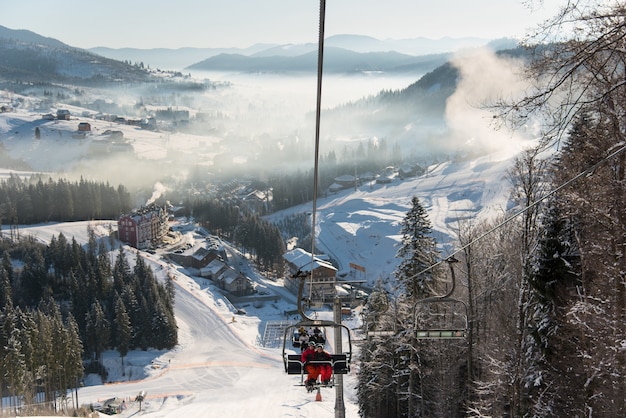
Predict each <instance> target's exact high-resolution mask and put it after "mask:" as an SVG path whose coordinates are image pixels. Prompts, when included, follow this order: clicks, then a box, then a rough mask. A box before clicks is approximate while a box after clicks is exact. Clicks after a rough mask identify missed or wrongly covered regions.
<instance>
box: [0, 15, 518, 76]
mask: <svg viewBox="0 0 626 418" xmlns="http://www.w3.org/2000/svg"><path fill="white" fill-rule="evenodd" d="M324 43H325V48H324V71H326V72H329V73H360V72H371V71H382V72H408V73H416V74H418V73H421V74H423V73H425V72H428V71H431V70H433V69H435V68H436V67H438V66H440V65H442V64H443V63H445V62H446V61H447V60H448V58H449V54H450V53H451V52H452V51H455V50H458V49H461V48H470V47H478V46H483V45H489V46H490V47H491V48H493V49H501V48H511V47H512V46H513V45H515V41H513V40H506V39H505V40H499V41H492V42H489V41H488V40H486V39H481V38H442V39H439V40H433V39H426V38H415V39H403V40H379V39H375V38H372V37H369V36H362V35H336V36H331V37H329V38H328V39H326V40H325V41H324ZM147 68H153V69H156V68H160V69H167V70H183V69H186V70H206V71H236V72H276V73H283V72H311V73H314V72H315V71H316V69H317V44H316V43H309V44H299V45H274V44H257V45H253V46H251V47H249V48H245V49H238V48H179V49H164V48H158V49H133V48H122V49H111V48H104V47H99V48H92V49H90V50H84V49H80V48H73V47H71V46H68V45H66V44H64V43H63V42H61V41H58V40H56V39H53V38H47V37H43V36H41V35H38V34H36V33H34V32H31V31H28V30H13V29H9V28H6V27H4V26H0V78H4V79H5V80H15V79H19V80H23V81H29V82H44V81H48V82H55V81H57V82H67V83H70V82H74V83H78V84H85V83H90V82H93V83H101V82H106V81H107V80H117V81H122V82H126V81H133V80H135V81H138V80H146V79H148V78H149V77H150V74H149V72H148V71H146V69H147Z"/></svg>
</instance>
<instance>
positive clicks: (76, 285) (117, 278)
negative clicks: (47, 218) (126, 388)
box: [0, 230, 178, 404]
mask: <svg viewBox="0 0 626 418" xmlns="http://www.w3.org/2000/svg"><path fill="white" fill-rule="evenodd" d="M0 250H1V253H2V256H1V259H2V264H1V265H0V302H1V303H2V310H1V311H0V369H1V370H3V371H4V373H3V374H2V375H0V388H1V389H2V394H3V395H11V396H13V397H23V399H24V400H25V401H24V402H25V403H28V404H32V403H35V401H37V402H54V401H55V399H56V396H55V394H58V393H67V391H68V390H69V389H70V388H76V387H77V385H78V384H79V383H80V379H81V378H82V376H83V373H84V370H85V369H86V370H87V371H89V372H98V373H100V374H101V375H102V377H103V378H106V371H105V370H104V367H103V366H102V364H101V355H102V353H103V351H105V350H108V349H116V350H118V351H119V353H120V356H121V357H122V360H123V357H124V356H126V354H127V353H128V351H129V350H132V349H143V350H146V349H148V348H157V349H171V348H173V347H174V346H175V345H176V344H177V341H178V336H177V335H178V334H177V327H176V321H175V318H174V286H173V282H172V279H171V278H170V277H168V278H167V280H166V281H165V283H161V282H159V281H158V280H157V278H156V277H155V275H154V273H153V272H152V270H151V269H150V268H149V267H148V266H147V265H146V264H145V262H144V260H143V258H142V257H140V256H138V257H135V258H134V259H135V264H134V266H131V263H130V260H129V258H130V257H129V256H128V255H127V254H125V252H124V251H123V249H121V248H120V249H119V251H118V253H117V256H116V258H115V260H111V256H112V255H111V254H113V253H111V252H110V251H109V247H108V245H107V243H106V242H104V241H98V240H97V239H96V237H95V234H94V233H93V231H91V230H90V231H89V242H88V243H87V245H86V246H85V247H83V246H81V245H79V244H78V243H77V242H76V240H75V239H72V240H71V241H68V240H67V239H66V238H65V236H64V235H63V234H60V235H59V236H58V237H53V238H52V239H51V242H50V244H49V245H44V244H41V243H37V242H35V241H34V240H33V239H31V238H26V239H22V240H20V241H18V242H14V241H10V240H8V239H5V240H2V241H0ZM59 339H62V340H63V344H61V343H59ZM41 393H44V394H45V396H44V399H42V398H41V396H40V394H41Z"/></svg>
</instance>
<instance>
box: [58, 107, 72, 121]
mask: <svg viewBox="0 0 626 418" xmlns="http://www.w3.org/2000/svg"><path fill="white" fill-rule="evenodd" d="M57 119H58V120H70V111H69V110H67V109H58V110H57Z"/></svg>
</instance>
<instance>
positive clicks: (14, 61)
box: [0, 26, 151, 85]
mask: <svg viewBox="0 0 626 418" xmlns="http://www.w3.org/2000/svg"><path fill="white" fill-rule="evenodd" d="M150 77H151V75H150V73H149V72H148V71H146V70H145V69H142V68H140V67H139V66H133V65H129V64H127V63H124V62H121V61H118V60H114V59H110V58H105V57H103V56H100V55H96V54H94V53H92V52H89V51H87V50H84V49H80V48H73V47H71V46H69V45H66V44H64V43H63V42H60V41H58V40H56V39H52V38H46V37H43V36H40V35H37V34H36V33H34V32H31V31H28V30H13V29H9V28H6V27H4V26H0V81H5V82H22V83H23V82H29V83H68V84H76V85H101V84H103V83H107V82H116V83H119V82H138V81H145V80H147V79H149V78H150Z"/></svg>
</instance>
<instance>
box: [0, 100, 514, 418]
mask: <svg viewBox="0 0 626 418" xmlns="http://www.w3.org/2000/svg"><path fill="white" fill-rule="evenodd" d="M71 110H72V111H76V113H77V114H80V110H81V109H71ZM80 121H89V122H90V123H92V126H93V129H94V131H95V135H97V134H99V133H101V132H104V131H105V130H106V129H116V130H122V131H123V132H124V137H125V138H128V139H129V140H130V143H131V144H132V147H133V152H134V153H136V154H137V155H139V156H141V157H142V158H144V159H150V160H154V161H156V162H159V161H162V160H163V159H164V158H165V156H166V155H168V153H170V152H171V151H172V150H178V151H179V152H180V153H184V155H186V156H187V157H186V158H189V160H190V161H191V160H193V159H194V158H197V155H199V153H201V152H203V153H206V152H207V151H206V150H207V149H209V148H210V147H208V146H207V145H208V144H214V145H215V146H216V147H217V146H219V144H220V143H221V141H222V139H221V138H213V137H199V136H193V135H185V134H171V135H166V134H164V133H158V132H149V131H142V130H139V129H137V128H134V127H130V126H125V125H115V126H114V125H113V124H112V123H111V122H104V121H95V120H93V119H88V118H82V117H78V118H76V119H72V120H71V121H45V120H43V119H41V115H40V114H38V113H34V112H29V111H26V110H21V109H18V110H17V111H15V112H11V113H4V114H0V140H1V142H2V146H3V147H4V148H5V150H6V152H7V153H8V154H9V155H11V156H12V157H13V158H22V159H24V160H25V161H26V162H28V163H29V164H30V166H31V167H32V168H33V170H34V171H40V172H46V171H50V172H53V171H62V169H63V168H64V167H67V166H69V165H71V164H74V163H76V162H77V161H81V159H84V158H86V156H87V155H88V148H89V143H90V142H92V141H93V140H94V139H93V138H88V139H85V140H76V139H73V138H72V132H73V131H75V129H76V126H77V125H78V122H80ZM36 126H38V127H40V129H41V132H42V139H40V140H37V139H35V138H34V135H33V132H34V129H35V127H36ZM522 148H523V147H522V144H520V145H519V147H508V150H507V151H500V152H494V153H492V154H490V155H486V156H483V157H480V158H478V159H476V160H468V161H460V162H454V163H452V162H446V163H441V164H438V165H435V166H431V167H428V170H427V174H426V175H424V176H421V177H418V178H413V179H406V180H403V181H401V180H399V179H395V180H394V181H392V183H390V184H384V185H379V184H375V183H368V184H364V185H361V186H360V187H359V188H358V189H357V190H354V189H351V190H344V191H341V192H338V193H336V194H329V195H328V196H325V197H322V198H320V199H318V201H317V211H316V221H317V222H316V235H317V238H318V241H317V243H316V249H317V250H318V251H321V252H325V253H327V254H329V255H330V256H331V257H332V258H333V259H334V260H337V262H338V264H339V266H338V268H339V271H340V273H342V274H343V273H346V275H347V278H348V279H349V278H355V279H359V280H363V279H364V280H366V281H367V282H369V283H370V284H373V283H374V282H375V281H376V280H377V279H378V278H386V277H389V276H390V275H391V274H392V272H393V271H394V269H395V267H396V266H397V263H398V259H396V257H395V255H396V252H397V250H398V245H399V240H400V236H399V233H400V223H401V221H402V219H403V218H404V216H405V215H406V212H407V211H408V210H409V208H410V207H409V206H410V201H411V198H412V197H413V196H417V197H418V198H419V199H420V201H421V202H422V204H423V206H424V207H425V208H426V209H427V211H428V215H429V218H430V220H431V222H432V224H433V229H434V234H435V238H436V239H437V240H438V241H439V242H440V243H441V244H442V251H443V253H444V254H443V255H444V256H445V255H447V254H449V253H450V252H452V251H453V250H454V246H453V237H454V232H453V231H454V230H455V228H456V227H458V225H459V224H458V222H459V220H461V219H468V220H471V222H472V223H476V222H477V221H478V220H480V219H487V218H492V217H493V216H495V215H500V214H503V213H504V212H505V211H506V209H507V205H508V199H507V197H508V193H507V190H508V189H509V185H508V182H507V181H506V172H507V170H508V169H509V168H510V167H511V161H512V158H514V157H515V156H516V155H517V153H518V152H519V151H520V150H521V149H522ZM53 155H54V157H52V156H53ZM57 155H59V158H58V160H57V159H56V156H57ZM119 171H120V172H119V173H118V176H119V177H120V180H117V179H111V183H112V184H115V185H116V184H118V181H119V182H123V177H124V176H125V175H127V173H125V172H124V171H123V170H119ZM15 174H18V175H28V174H29V173H15ZM7 175H8V171H6V170H3V172H2V174H1V176H2V177H3V178H5V177H6V176H7ZM311 211H312V205H311V204H308V205H302V206H299V207H295V208H291V209H289V210H286V211H282V212H279V213H276V214H274V215H272V216H271V219H275V220H277V219H279V218H281V217H283V216H286V215H289V214H291V213H300V212H303V213H306V212H311ZM87 224H88V223H87V222H78V223H72V224H49V225H36V226H22V227H20V234H29V235H32V236H35V237H37V239H38V240H40V241H42V242H48V241H49V240H50V238H51V236H52V235H58V233H59V232H63V233H64V235H65V236H66V237H67V238H68V239H71V238H72V237H74V238H75V239H76V240H77V241H78V242H83V243H84V242H86V241H87ZM89 224H90V226H91V227H92V228H94V230H95V232H96V233H97V234H99V235H102V236H105V235H106V234H107V233H108V231H109V226H108V222H92V223H89ZM142 256H144V257H146V259H147V260H148V262H149V264H150V265H151V266H152V268H153V270H154V271H155V273H156V274H157V276H159V277H161V278H163V277H165V276H166V274H168V273H169V274H172V275H173V276H174V277H175V278H176V280H175V282H176V292H177V293H176V320H177V323H178V326H179V342H180V344H179V345H178V346H177V347H176V348H175V349H174V350H171V351H145V352H143V351H134V352H131V353H129V355H128V356H127V357H126V358H125V361H124V364H125V368H124V371H122V368H121V362H120V359H119V357H118V355H117V353H115V352H107V353H105V365H106V366H107V367H108V369H109V371H110V373H109V377H108V381H107V382H99V381H97V380H96V379H94V378H93V376H89V377H88V378H87V379H86V383H87V385H86V386H85V387H83V388H81V389H80V390H79V392H78V399H79V402H80V403H81V404H95V403H98V402H102V401H104V400H106V399H108V398H112V397H120V398H123V399H126V400H127V402H128V409H127V410H126V411H125V412H124V413H123V414H122V416H126V417H129V416H149V417H180V416H186V417H223V416H228V417H255V418H262V417H268V418H269V417H272V418H275V417H295V418H304V417H309V418H315V417H334V416H335V392H334V390H333V389H323V390H322V401H316V400H315V394H308V393H307V392H306V391H305V390H304V388H302V387H299V386H297V384H298V383H299V377H298V376H289V375H287V374H286V373H285V372H284V369H283V362H282V350H281V349H280V348H266V347H262V346H261V345H260V344H259V337H260V336H261V335H262V333H263V330H264V327H265V324H266V323H267V321H270V320H281V319H286V318H285V316H284V312H285V311H291V310H294V309H295V308H296V305H295V297H294V296H293V295H291V294H290V293H288V292H286V291H285V290H284V288H283V287H282V286H281V282H280V280H277V281H276V282H274V281H271V280H267V279H265V278H264V277H262V276H260V275H258V274H257V273H255V272H254V270H253V269H252V268H251V267H249V266H248V267H247V269H248V271H247V273H248V275H249V276H250V277H252V278H253V280H254V281H256V282H257V284H258V285H259V286H261V287H265V288H266V289H267V290H268V291H269V292H270V293H271V294H274V295H276V296H277V297H276V300H275V301H267V302H265V303H264V304H263V305H262V306H257V307H255V306H254V305H252V304H249V305H247V306H245V307H243V308H244V309H245V310H246V312H247V314H246V315H236V314H235V312H236V309H237V308H241V307H239V306H238V307H237V308H236V307H233V306H231V305H230V304H229V303H228V301H227V300H226V299H225V298H224V297H223V296H222V295H221V294H220V293H219V291H218V290H217V289H215V288H213V287H212V286H210V284H209V283H207V282H205V281H204V280H203V279H199V278H194V277H192V276H190V275H189V274H188V272H186V271H185V270H184V269H182V268H181V267H179V266H176V265H173V264H168V263H167V262H165V261H163V260H162V259H160V258H159V257H158V256H156V255H151V254H147V253H142ZM350 263H355V264H358V265H360V266H362V267H364V270H365V272H362V271H354V270H351V269H350ZM322 315H323V313H322ZM233 319H234V321H233ZM290 319H293V318H290ZM356 319H358V315H357V316H356V318H352V323H351V324H350V326H356V325H358V324H357V321H356ZM329 349H330V351H332V347H329ZM355 385H356V367H353V368H352V370H351V372H350V374H348V375H346V376H345V380H344V386H345V396H344V398H345V408H346V414H345V416H346V417H357V416H358V407H357V404H356V395H355ZM141 391H145V392H146V393H147V398H146V400H145V402H143V404H142V410H141V412H139V405H138V404H136V403H134V402H132V401H133V400H134V398H135V396H136V395H137V394H138V393H139V392H141Z"/></svg>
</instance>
